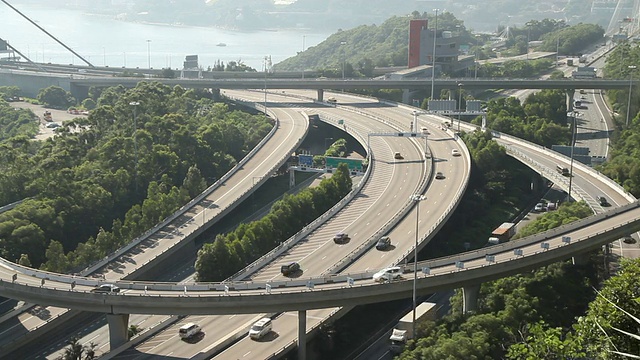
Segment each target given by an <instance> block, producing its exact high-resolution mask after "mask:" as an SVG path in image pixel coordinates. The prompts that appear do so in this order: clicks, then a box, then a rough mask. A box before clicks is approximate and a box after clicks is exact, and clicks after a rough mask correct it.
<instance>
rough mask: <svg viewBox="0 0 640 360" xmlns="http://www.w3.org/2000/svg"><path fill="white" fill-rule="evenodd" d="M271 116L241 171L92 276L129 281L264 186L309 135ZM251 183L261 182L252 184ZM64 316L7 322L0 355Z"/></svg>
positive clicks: (301, 118)
mask: <svg viewBox="0 0 640 360" xmlns="http://www.w3.org/2000/svg"><path fill="white" fill-rule="evenodd" d="M271 111H273V112H275V113H276V115H277V117H278V119H279V122H278V124H277V126H278V128H277V131H274V133H273V136H271V137H270V138H269V139H268V140H267V141H266V142H265V143H264V144H263V145H262V146H261V147H260V148H259V149H258V152H257V153H256V154H255V155H254V156H253V157H251V158H250V159H249V160H248V161H247V162H246V163H245V164H244V166H242V167H239V168H237V169H235V170H234V172H233V173H232V174H230V176H229V177H228V178H225V179H224V181H223V180H221V181H219V184H218V185H219V186H217V185H216V186H215V189H214V190H213V191H211V192H210V193H209V194H208V195H207V196H206V197H204V198H203V199H202V200H201V201H200V202H198V203H196V204H194V206H192V207H190V208H188V209H187V211H185V212H184V213H182V214H181V215H180V216H177V217H175V219H173V221H170V222H168V223H166V224H164V225H162V226H158V228H157V229H155V231H153V232H151V233H150V234H149V236H148V237H144V238H141V240H142V241H140V242H139V243H138V244H137V245H136V246H134V247H132V248H131V249H129V250H128V251H125V252H123V253H122V254H121V255H120V256H119V257H117V258H114V259H112V260H111V261H110V262H109V263H108V265H107V266H105V267H103V268H102V269H100V271H98V272H95V273H94V276H100V277H102V278H104V279H106V280H112V281H113V280H118V279H122V278H125V277H127V276H129V275H130V274H132V273H133V272H134V271H136V270H137V269H139V268H140V267H141V266H143V265H144V264H147V263H148V262H150V261H152V260H153V259H155V258H156V257H158V256H162V254H165V253H167V251H171V250H172V249H174V248H175V247H176V246H181V245H180V243H181V242H182V241H183V240H184V238H185V237H188V236H192V237H193V236H194V235H196V234H197V233H199V232H201V231H202V230H203V226H202V225H203V224H206V223H209V224H212V223H213V222H215V221H217V219H218V218H219V217H220V216H219V215H220V214H221V213H222V212H223V211H228V210H229V209H230V208H232V206H234V205H235V204H237V203H238V200H239V199H241V198H243V197H245V196H248V194H249V193H250V191H251V190H252V189H253V188H254V187H255V186H257V185H260V184H261V183H262V182H263V181H266V179H267V178H268V176H269V175H270V174H272V173H273V172H274V171H275V170H276V169H277V168H278V167H279V165H280V164H283V163H284V162H285V161H286V160H287V159H288V157H289V154H291V153H292V152H293V151H295V150H296V149H297V147H298V145H299V144H300V143H301V142H302V139H303V138H304V137H305V136H306V133H307V130H308V121H307V118H306V115H305V114H303V113H302V112H300V111H289V112H280V111H279V110H278V109H272V110H271ZM255 179H259V180H260V181H258V182H256V181H255ZM191 241H192V240H191ZM65 313H67V310H66V309H61V308H54V307H47V308H46V309H39V310H38V312H37V313H36V314H34V313H33V312H27V313H23V314H21V315H19V316H18V317H17V318H15V319H14V320H12V321H7V322H3V323H2V324H0V334H1V335H2V336H1V337H0V352H8V351H9V350H8V349H9V348H11V347H13V346H14V345H15V344H18V343H19V342H20V341H21V340H20V339H21V337H22V336H23V335H27V334H29V333H30V332H31V331H32V330H34V329H37V328H42V327H43V326H47V325H46V324H47V323H49V322H51V321H55V318H57V317H59V316H61V315H62V314H65ZM42 314H46V316H43V315H42Z"/></svg>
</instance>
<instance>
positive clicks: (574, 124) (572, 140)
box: [567, 111, 578, 201]
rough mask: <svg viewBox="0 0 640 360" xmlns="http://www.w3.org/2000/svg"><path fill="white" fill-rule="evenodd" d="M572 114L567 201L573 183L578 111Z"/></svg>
mask: <svg viewBox="0 0 640 360" xmlns="http://www.w3.org/2000/svg"><path fill="white" fill-rule="evenodd" d="M572 115H573V126H572V129H571V154H570V158H571V160H570V162H569V194H568V195H567V201H571V187H572V185H573V148H574V146H575V143H576V128H577V125H576V124H577V123H576V116H577V115H578V113H577V112H576V111H574V112H572Z"/></svg>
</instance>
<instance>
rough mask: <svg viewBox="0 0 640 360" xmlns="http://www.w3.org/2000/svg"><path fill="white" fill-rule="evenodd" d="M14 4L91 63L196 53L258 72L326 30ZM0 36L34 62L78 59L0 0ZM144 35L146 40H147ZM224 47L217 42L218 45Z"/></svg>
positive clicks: (131, 62) (164, 60) (163, 62)
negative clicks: (240, 26)
mask: <svg viewBox="0 0 640 360" xmlns="http://www.w3.org/2000/svg"><path fill="white" fill-rule="evenodd" d="M14 6H15V7H16V8H17V9H18V10H19V11H21V12H22V13H24V14H25V15H27V16H28V17H29V18H31V19H32V20H33V21H35V22H36V23H37V24H38V25H39V26H41V27H43V28H44V29H45V30H47V32H49V33H51V34H52V35H54V36H55V37H57V38H58V39H59V40H61V41H62V42H63V43H65V44H66V45H67V46H69V47H70V48H72V49H73V50H74V51H75V52H77V53H78V54H80V55H81V56H82V57H84V58H85V59H86V60H87V61H89V62H91V63H92V64H93V65H95V66H105V65H106V66H109V67H123V66H125V67H130V68H132V67H140V68H147V67H148V66H149V64H150V65H151V67H152V68H156V69H158V68H167V67H169V68H172V69H182V64H183V61H184V58H185V56H186V55H198V58H199V64H200V66H202V67H203V68H205V69H206V68H207V67H208V66H213V65H214V64H215V62H216V61H217V60H220V61H222V62H224V63H225V64H226V63H228V62H229V61H238V60H240V61H242V62H243V63H245V64H246V65H248V66H250V67H252V68H254V69H256V70H258V71H262V69H264V63H265V57H270V58H271V61H272V63H273V64H276V63H277V62H279V61H282V60H284V59H286V58H288V57H291V56H294V55H296V53H297V52H299V51H302V49H303V46H304V47H305V48H308V47H310V46H314V45H317V44H318V43H320V42H322V41H323V40H324V39H326V38H327V37H328V36H329V35H331V34H330V33H328V32H327V33H318V32H305V31H304V30H300V29H296V30H285V31H283V30H278V31H268V30H262V31H234V30H225V29H218V28H203V27H189V26H172V25H156V24H144V23H130V22H124V21H119V20H116V19H114V18H113V17H109V16H102V15H92V14H87V13H84V12H82V11H79V10H73V9H65V8H52V7H48V6H47V5H46V2H45V1H43V5H34V4H21V5H15V4H14ZM0 38H2V39H3V40H5V41H7V42H8V43H9V44H10V45H11V46H13V47H15V48H16V49H18V50H19V51H20V52H22V53H23V54H24V55H25V56H27V57H29V58H30V59H31V60H32V61H35V62H44V63H54V64H73V65H82V64H84V62H83V61H82V60H81V59H79V58H78V57H76V56H74V55H73V54H72V53H71V52H69V51H68V50H66V49H65V48H64V47H63V46H61V45H60V44H58V43H57V42H56V41H54V40H53V39H51V38H50V37H48V36H47V35H46V34H44V33H43V32H42V31H41V30H39V29H38V28H37V27H35V26H34V25H33V24H31V23H29V22H28V21H27V20H26V19H24V18H23V17H22V16H20V15H19V14H18V13H16V12H15V11H13V10H12V9H11V8H9V7H8V6H6V5H5V4H3V3H0ZM148 40H149V41H148ZM223 44H224V45H225V46H222V45H223Z"/></svg>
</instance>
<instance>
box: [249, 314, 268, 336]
mask: <svg viewBox="0 0 640 360" xmlns="http://www.w3.org/2000/svg"><path fill="white" fill-rule="evenodd" d="M272 326H273V324H272V322H271V319H270V318H268V317H265V318H262V319H260V320H258V321H256V322H255V323H254V324H253V325H252V326H251V329H249V337H250V338H252V339H254V340H258V339H261V338H262V337H263V336H265V335H266V334H268V333H269V332H271V329H272Z"/></svg>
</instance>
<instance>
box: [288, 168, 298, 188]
mask: <svg viewBox="0 0 640 360" xmlns="http://www.w3.org/2000/svg"><path fill="white" fill-rule="evenodd" d="M294 187H296V171H295V170H293V169H289V189H293V188H294Z"/></svg>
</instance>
